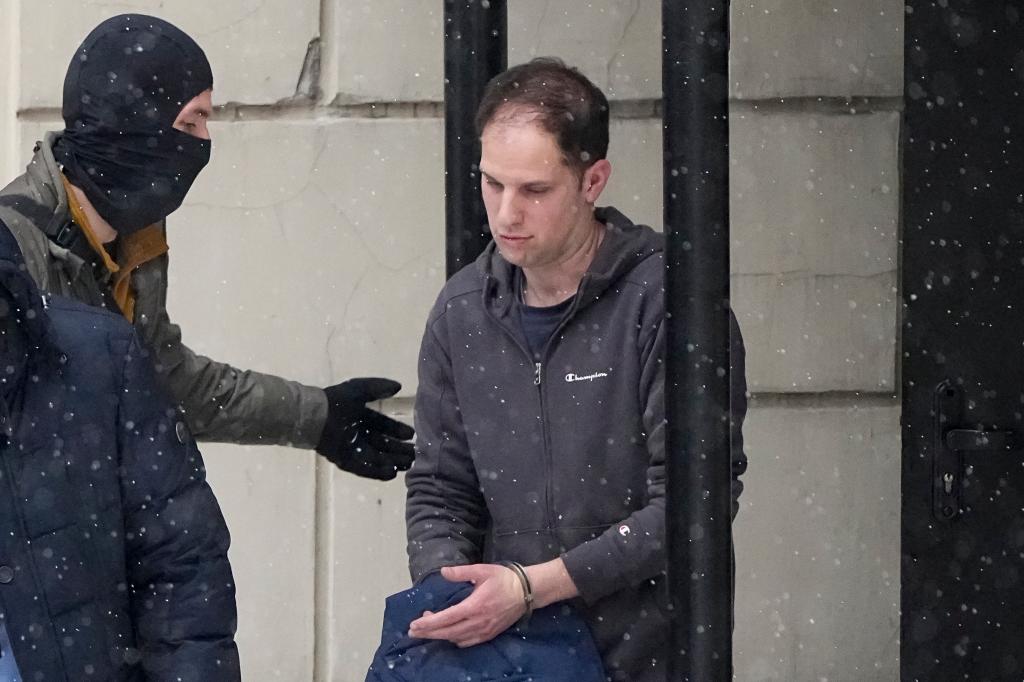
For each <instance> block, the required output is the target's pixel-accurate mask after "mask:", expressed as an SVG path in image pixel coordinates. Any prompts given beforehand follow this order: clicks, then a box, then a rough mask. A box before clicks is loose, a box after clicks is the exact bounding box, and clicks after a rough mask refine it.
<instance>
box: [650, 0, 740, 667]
mask: <svg viewBox="0 0 1024 682" xmlns="http://www.w3.org/2000/svg"><path fill="white" fill-rule="evenodd" d="M662 33H663V35H662V47H663V53H662V88H663V92H664V162H665V169H664V172H665V182H664V191H665V232H666V235H667V247H666V284H665V297H666V302H665V306H666V310H667V311H668V313H669V315H668V318H667V321H666V324H667V343H668V346H667V347H668V352H667V357H666V387H665V390H666V396H665V409H666V418H667V420H668V426H667V433H666V438H667V444H666V445H667V448H668V450H667V451H668V467H667V470H668V474H667V476H668V493H667V494H668V500H667V536H668V537H667V541H668V554H669V564H668V576H669V589H670V593H671V598H672V606H673V611H674V618H673V622H672V651H671V656H670V659H669V679H670V680H672V681H673V682H675V681H677V680H692V681H694V682H705V681H715V682H717V681H718V680H731V679H732V626H733V610H732V586H733V579H732V570H733V569H732V525H731V502H730V485H731V480H732V477H731V470H730V451H729V449H730V442H729V317H728V315H729V119H728V113H729V99H728V84H729V77H728V74H729V71H728V68H729V63H728V55H729V3H728V0H689V1H686V0H662Z"/></svg>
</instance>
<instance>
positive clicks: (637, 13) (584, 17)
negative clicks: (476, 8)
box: [508, 0, 661, 99]
mask: <svg viewBox="0 0 1024 682" xmlns="http://www.w3.org/2000/svg"><path fill="white" fill-rule="evenodd" d="M508 35H509V39H508V63H509V64H518V63H520V62H525V61H528V60H530V59H532V58H533V57H544V56H554V57H561V58H562V59H563V60H565V61H566V63H568V64H570V65H572V66H576V67H578V68H579V69H580V70H581V71H582V72H583V73H585V74H586V75H587V77H588V78H590V79H591V80H592V81H594V84H595V85H597V86H598V87H599V88H601V89H602V90H604V92H605V94H606V95H607V96H608V98H609V99H657V98H659V97H661V4H660V3H658V2H649V1H648V0H611V1H610V2H595V3H589V2H588V3H583V2H578V1H577V0H513V2H510V3H509V10H508Z"/></svg>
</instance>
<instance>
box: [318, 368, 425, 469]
mask: <svg viewBox="0 0 1024 682" xmlns="http://www.w3.org/2000/svg"><path fill="white" fill-rule="evenodd" d="M401 388H402V385H401V384H400V383H398V382H397V381H392V380H391V379H350V380H349V381H346V382H344V383H341V384H337V385H335V386H328V387H327V388H325V389H324V393H326V394H327V423H326V424H324V433H323V435H322V436H320V443H319V444H317V446H316V451H317V452H319V453H320V454H321V455H323V456H324V457H326V458H327V459H329V460H330V461H331V462H333V463H334V464H335V466H337V467H338V468H339V469H344V470H345V471H348V472H351V473H353V474H355V475H356V476H363V477H365V478H376V479H379V480H381V481H390V480H391V479H392V478H394V477H395V476H397V475H398V472H399V471H405V470H406V469H408V468H409V467H410V466H412V460H413V457H414V456H415V454H414V450H413V445H412V443H409V442H407V441H409V440H410V439H411V438H412V437H413V435H414V434H415V432H414V431H413V430H412V427H410V426H408V425H406V424H403V423H402V422H399V421H395V420H394V419H392V418H390V417H387V416H385V415H383V414H381V413H380V412H377V411H376V410H371V409H370V408H368V407H367V406H366V403H369V402H373V401H376V400H384V399H385V398H390V397H391V396H393V395H394V394H396V393H398V391H399V389H401Z"/></svg>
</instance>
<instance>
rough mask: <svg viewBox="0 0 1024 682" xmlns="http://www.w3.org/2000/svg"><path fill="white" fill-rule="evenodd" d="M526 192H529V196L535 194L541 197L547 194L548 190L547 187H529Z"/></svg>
mask: <svg viewBox="0 0 1024 682" xmlns="http://www.w3.org/2000/svg"><path fill="white" fill-rule="evenodd" d="M526 192H527V194H533V195H534V196H539V195H541V194H547V192H548V188H547V187H528V188H527V190H526Z"/></svg>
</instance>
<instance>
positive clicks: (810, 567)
mask: <svg viewBox="0 0 1024 682" xmlns="http://www.w3.org/2000/svg"><path fill="white" fill-rule="evenodd" d="M744 435H745V441H746V444H747V454H748V456H749V459H750V467H749V469H748V470H747V474H746V476H745V481H746V488H745V491H744V493H743V496H742V498H741V509H740V512H739V516H737V518H736V523H735V526H734V537H735V543H736V633H735V645H734V647H735V649H734V653H735V666H736V676H737V679H741V680H751V681H752V682H762V681H768V680H779V681H782V680H822V679H829V680H832V679H842V680H847V679H849V680H854V679H855V680H877V681H879V682H882V681H885V680H894V679H897V678H898V677H899V662H898V656H899V643H898V635H899V601H900V597H899V588H900V574H899V565H900V564H899V562H900V441H899V437H900V430H899V407H898V406H896V405H895V404H893V405H892V406H891V407H885V406H864V407H857V406H856V405H851V406H849V407H843V406H835V407H820V408H814V407H810V408H809V407H807V406H803V405H794V406H792V407H785V406H772V407H757V406H755V407H754V408H753V409H752V410H751V412H750V416H749V417H748V419H747V423H746V427H745V429H744ZM854 624H855V625H854Z"/></svg>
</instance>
